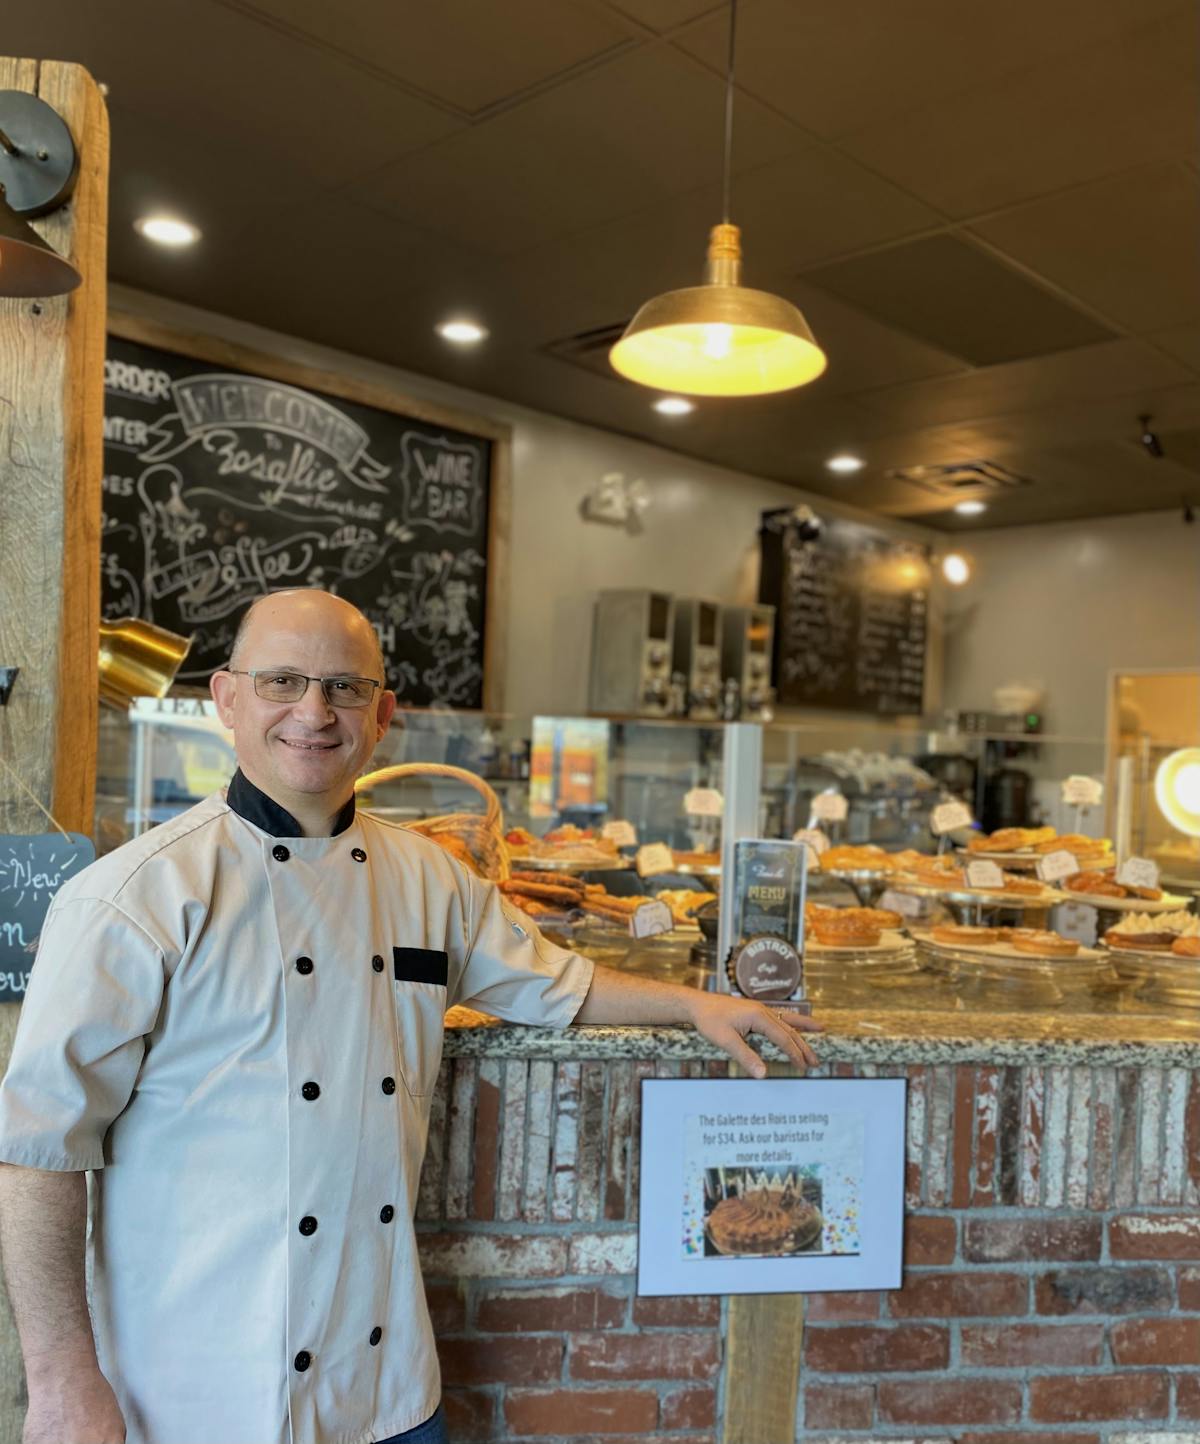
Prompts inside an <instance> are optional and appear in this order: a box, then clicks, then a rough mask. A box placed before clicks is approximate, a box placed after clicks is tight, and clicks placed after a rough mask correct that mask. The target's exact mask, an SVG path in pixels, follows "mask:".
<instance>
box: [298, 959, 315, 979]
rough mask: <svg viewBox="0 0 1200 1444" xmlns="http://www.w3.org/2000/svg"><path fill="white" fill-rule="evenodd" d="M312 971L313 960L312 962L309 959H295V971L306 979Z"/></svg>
mask: <svg viewBox="0 0 1200 1444" xmlns="http://www.w3.org/2000/svg"><path fill="white" fill-rule="evenodd" d="M312 970H313V960H312V959H311V958H297V959H296V971H297V972H298V973H303V974H304V976H305V977H306V978H307V977H308V975H309V973H311V972H312Z"/></svg>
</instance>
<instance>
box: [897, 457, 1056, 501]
mask: <svg viewBox="0 0 1200 1444" xmlns="http://www.w3.org/2000/svg"><path fill="white" fill-rule="evenodd" d="M888 476H889V477H890V478H891V480H893V481H906V482H908V483H909V484H910V485H912V486H919V487H922V488H923V489H924V490H925V491H932V492H933V493H934V494H935V495H936V496H952V497H965V496H995V495H996V494H997V493H998V492H1003V491H1015V490H1016V489H1017V488H1018V487H1021V486H1032V485H1033V483H1032V482H1031V481H1030V479H1029V477H1027V476H1018V475H1017V473H1016V472H1015V471H1009V470H1008V469H1007V468H1006V467H1003V466H1000V465H999V464H998V463H997V462H994V461H951V462H945V463H938V464H936V465H931V466H901V467H896V468H895V469H894V470H892V471H889V472H888Z"/></svg>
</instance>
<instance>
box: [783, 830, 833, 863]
mask: <svg viewBox="0 0 1200 1444" xmlns="http://www.w3.org/2000/svg"><path fill="white" fill-rule="evenodd" d="M792 841H793V842H802V843H804V844H805V846H806V847H807V848H808V849H809V850H810V851H811V852H815V853H816V854H817V856H818V857H820V855H821V854H822V853H823V852H828V851H829V839H828V838H827V837H826V836H825V834H824V833H823V832H822V831H821V829H820V828H819V827H802V828H801V829H800V831H799V832H794V833H793V834H792Z"/></svg>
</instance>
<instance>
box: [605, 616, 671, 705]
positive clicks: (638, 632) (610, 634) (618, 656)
mask: <svg viewBox="0 0 1200 1444" xmlns="http://www.w3.org/2000/svg"><path fill="white" fill-rule="evenodd" d="M674 618H675V607H674V601H673V599H672V597H671V596H670V594H669V593H667V592H655V591H649V590H644V589H642V588H637V589H629V590H620V591H605V592H601V593H600V595H599V596H598V597H597V598H596V608H595V612H594V615H593V624H592V670H591V683H590V687H589V693H588V701H589V706H590V708H591V710H592V711H593V712H594V713H598V714H599V715H601V716H627V717H669V716H670V715H671V648H672V644H673V640H674V633H673V625H674Z"/></svg>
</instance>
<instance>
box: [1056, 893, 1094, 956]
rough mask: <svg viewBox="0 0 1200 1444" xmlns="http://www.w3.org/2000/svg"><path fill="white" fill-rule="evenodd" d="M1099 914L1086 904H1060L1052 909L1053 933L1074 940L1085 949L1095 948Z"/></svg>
mask: <svg viewBox="0 0 1200 1444" xmlns="http://www.w3.org/2000/svg"><path fill="white" fill-rule="evenodd" d="M1098 919H1099V914H1098V913H1097V912H1096V909H1095V908H1094V907H1090V906H1089V905H1088V904H1087V903H1062V904H1060V905H1059V906H1058V907H1056V908H1055V909H1054V931H1055V932H1056V933H1058V935H1059V936H1060V937H1063V938H1074V939H1075V941H1076V942H1077V943H1082V944H1083V946H1084V947H1085V948H1094V947H1095V946H1096V924H1097V921H1098Z"/></svg>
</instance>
